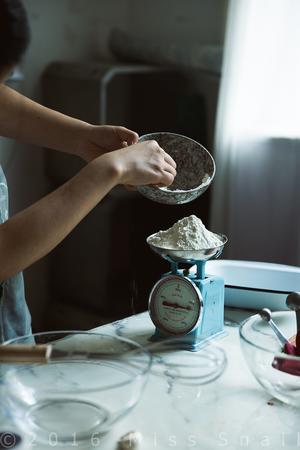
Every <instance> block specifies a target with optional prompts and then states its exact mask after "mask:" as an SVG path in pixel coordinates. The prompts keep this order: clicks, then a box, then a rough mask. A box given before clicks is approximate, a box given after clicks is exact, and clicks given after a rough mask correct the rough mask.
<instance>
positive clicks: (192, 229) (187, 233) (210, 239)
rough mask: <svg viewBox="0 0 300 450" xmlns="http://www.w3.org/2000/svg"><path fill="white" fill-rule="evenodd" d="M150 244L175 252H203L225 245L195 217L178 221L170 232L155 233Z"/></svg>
mask: <svg viewBox="0 0 300 450" xmlns="http://www.w3.org/2000/svg"><path fill="white" fill-rule="evenodd" d="M149 243H150V244H153V245H156V246H157V247H163V248H168V249H174V250H176V249H182V250H202V249H206V248H214V247H218V246H220V245H222V244H223V242H222V241H221V239H220V238H219V237H218V236H217V235H216V234H214V233H212V232H211V231H209V230H207V229H206V228H205V226H204V224H203V223H202V221H201V220H200V219H198V217H197V216H194V215H192V216H189V217H184V218H183V219H181V220H178V222H176V223H175V224H174V225H173V226H172V227H171V228H169V229H168V230H165V231H159V232H158V233H155V234H154V235H153V236H151V238H149Z"/></svg>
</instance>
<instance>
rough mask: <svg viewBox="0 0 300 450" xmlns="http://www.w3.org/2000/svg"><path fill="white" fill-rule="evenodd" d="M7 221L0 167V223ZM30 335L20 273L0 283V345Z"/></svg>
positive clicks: (6, 202) (3, 176)
mask: <svg viewBox="0 0 300 450" xmlns="http://www.w3.org/2000/svg"><path fill="white" fill-rule="evenodd" d="M7 219H8V189H7V182H6V179H5V175H4V173H3V170H2V168H1V166H0V223H3V222H5V221H6V220H7ZM30 333H31V318H30V313H29V310H28V307H27V304H26V300H25V292H24V282H23V275H22V273H18V274H17V275H14V276H13V277H11V278H9V279H8V280H5V281H3V282H1V283H0V343H1V342H3V341H6V340H8V339H13V338H14V337H18V336H23V335H25V334H30Z"/></svg>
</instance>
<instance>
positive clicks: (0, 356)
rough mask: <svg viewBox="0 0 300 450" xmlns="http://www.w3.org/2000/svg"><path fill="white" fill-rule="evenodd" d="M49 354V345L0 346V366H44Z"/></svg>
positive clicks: (50, 351) (50, 349)
mask: <svg viewBox="0 0 300 450" xmlns="http://www.w3.org/2000/svg"><path fill="white" fill-rule="evenodd" d="M51 353H52V346H51V345H25V344H14V345H0V364H2V363H6V364H22V363H23V364H24V363H26V364H30V363H32V364H34V363H43V364H46V363H48V362H49V359H50V357H51Z"/></svg>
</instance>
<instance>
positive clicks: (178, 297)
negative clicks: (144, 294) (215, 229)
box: [147, 234, 227, 351]
mask: <svg viewBox="0 0 300 450" xmlns="http://www.w3.org/2000/svg"><path fill="white" fill-rule="evenodd" d="M217 236H218V237H219V238H220V240H221V241H222V245H220V246H218V247H215V248H211V249H203V250H174V249H172V250H171V249H166V248H162V247H157V246H155V245H153V244H151V243H150V242H149V239H151V237H152V236H149V237H148V238H147V243H148V244H149V246H150V248H151V249H152V250H153V251H154V252H155V253H158V254H159V255H160V256H161V257H162V258H164V259H166V260H167V261H169V262H170V263H171V271H170V272H168V273H166V274H164V275H162V278H161V279H160V280H159V281H157V283H156V284H155V285H154V287H153V289H152V291H151V293H150V297H149V314H150V317H151V320H152V322H153V323H154V325H155V327H156V330H155V333H154V335H153V336H152V337H151V340H154V341H156V340H162V339H169V340H170V341H169V342H170V344H175V345H176V346H177V348H178V347H179V348H182V349H185V350H190V351H197V350H198V349H200V348H201V347H202V346H203V345H204V344H205V343H206V342H207V341H209V340H211V339H213V338H215V337H217V336H220V335H223V334H225V331H224V279H223V278H222V277H220V276H216V275H206V274H205V264H206V261H208V260H210V259H215V258H218V257H219V256H220V254H221V253H222V251H223V248H224V245H225V244H226V242H227V237H226V236H225V235H222V234H218V235H217ZM182 263H184V264H185V265H187V266H188V268H185V269H180V268H179V264H182ZM193 265H196V267H197V269H196V272H195V273H194V272H191V271H190V268H191V266H193Z"/></svg>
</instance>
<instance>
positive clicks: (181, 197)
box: [137, 132, 216, 205]
mask: <svg viewBox="0 0 300 450" xmlns="http://www.w3.org/2000/svg"><path fill="white" fill-rule="evenodd" d="M152 139H153V140H155V141H157V142H158V144H159V145H160V146H161V147H162V148H163V149H164V150H165V151H166V152H167V153H168V154H169V155H170V156H172V158H173V159H174V161H175V162H176V164H177V168H176V170H177V175H176V177H175V179H174V181H173V183H172V184H171V186H168V187H161V188H160V187H155V186H138V187H137V190H138V191H139V192H140V193H141V194H142V195H144V196H145V197H147V198H148V199H150V200H153V201H155V202H158V203H165V204H169V205H178V204H182V203H188V202H191V201H192V200H195V199H196V198H197V197H199V196H200V195H201V194H203V193H204V192H205V191H206V189H207V188H208V187H209V185H210V183H211V182H212V180H213V178H214V176H215V171H216V166H215V162H214V159H213V157H212V156H211V154H210V153H209V152H208V151H207V150H206V148H204V147H203V145H201V144H199V143H198V142H196V141H194V140H193V139H190V138H188V137H186V136H182V135H180V134H175V133H167V132H161V133H151V134H145V135H144V136H141V137H140V139H139V141H140V142H143V141H149V140H152Z"/></svg>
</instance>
